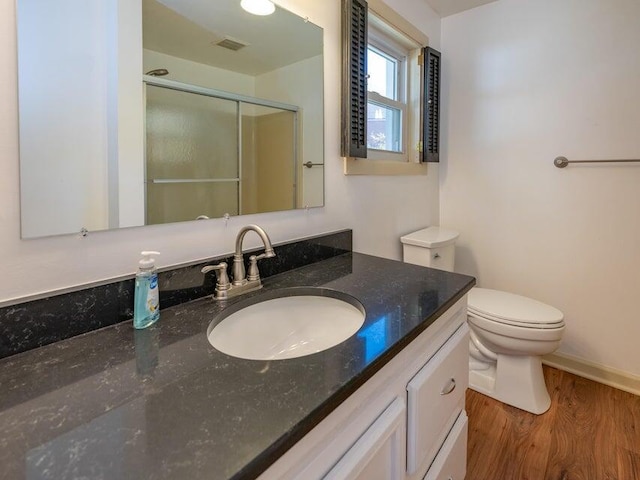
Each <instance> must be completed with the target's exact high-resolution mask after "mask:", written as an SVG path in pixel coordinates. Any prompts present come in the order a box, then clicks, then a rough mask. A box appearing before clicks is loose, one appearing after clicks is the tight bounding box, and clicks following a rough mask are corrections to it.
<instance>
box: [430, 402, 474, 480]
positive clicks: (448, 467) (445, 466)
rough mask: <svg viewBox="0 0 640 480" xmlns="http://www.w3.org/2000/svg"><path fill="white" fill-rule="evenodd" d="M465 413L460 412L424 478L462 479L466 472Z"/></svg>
mask: <svg viewBox="0 0 640 480" xmlns="http://www.w3.org/2000/svg"><path fill="white" fill-rule="evenodd" d="M467 424H468V420H467V415H466V413H464V412H462V413H460V416H459V417H458V420H456V423H455V424H454V425H453V428H452V429H451V433H449V436H448V437H447V440H446V441H445V442H444V445H442V449H441V450H440V451H439V452H438V455H437V456H436V459H435V460H434V461H433V463H432V464H431V467H430V468H429V471H428V472H427V476H426V477H424V480H464V477H465V475H466V474H467V428H468V425H467Z"/></svg>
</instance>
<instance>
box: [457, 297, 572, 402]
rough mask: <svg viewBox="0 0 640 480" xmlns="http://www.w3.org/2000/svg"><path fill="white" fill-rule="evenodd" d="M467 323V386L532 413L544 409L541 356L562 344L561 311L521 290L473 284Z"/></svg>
mask: <svg viewBox="0 0 640 480" xmlns="http://www.w3.org/2000/svg"><path fill="white" fill-rule="evenodd" d="M467 322H468V324H469V329H470V331H471V338H470V344H469V386H470V387H471V388H472V389H473V390H476V391H478V392H480V393H483V394H485V395H488V396H490V397H492V398H495V399H496V400H500V401H501V402H504V403H507V404H509V405H512V406H514V407H517V408H520V409H522V410H526V411H528V412H531V413H535V414H541V413H544V412H546V411H547V410H548V409H549V406H550V405H551V399H550V397H549V393H548V391H547V387H546V385H545V382H544V376H543V373H542V356H543V355H547V354H549V353H552V352H554V351H555V350H557V348H558V347H559V346H560V342H561V340H562V335H563V333H564V329H565V324H564V320H563V315H562V312H561V311H560V310H558V309H556V308H554V307H551V306H549V305H546V304H544V303H541V302H538V301H536V300H532V299H530V298H527V297H523V296H520V295H514V294H512V293H507V292H502V291H498V290H490V289H486V288H473V289H471V291H470V292H469V297H468V305H467Z"/></svg>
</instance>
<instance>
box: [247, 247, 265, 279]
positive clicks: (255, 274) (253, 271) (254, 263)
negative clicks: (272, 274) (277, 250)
mask: <svg viewBox="0 0 640 480" xmlns="http://www.w3.org/2000/svg"><path fill="white" fill-rule="evenodd" d="M265 257H266V255H265V254H264V253H263V254H262V255H257V256H256V255H251V256H250V257H249V269H248V270H247V280H248V281H249V282H253V281H256V280H260V272H259V271H258V260H261V259H263V258H265Z"/></svg>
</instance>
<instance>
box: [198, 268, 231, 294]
mask: <svg viewBox="0 0 640 480" xmlns="http://www.w3.org/2000/svg"><path fill="white" fill-rule="evenodd" d="M212 270H214V271H215V272H216V277H217V282H216V294H218V293H220V292H225V291H227V290H229V288H231V283H230V282H229V276H228V275H227V264H226V262H220V263H219V264H217V265H207V266H206V267H203V268H202V270H200V271H201V272H202V273H208V272H210V271H212Z"/></svg>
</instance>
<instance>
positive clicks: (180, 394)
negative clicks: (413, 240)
mask: <svg viewBox="0 0 640 480" xmlns="http://www.w3.org/2000/svg"><path fill="white" fill-rule="evenodd" d="M264 284H265V286H264V289H263V290H262V291H259V292H254V293H248V294H246V295H243V296H241V297H239V299H232V300H229V301H227V305H229V304H233V303H234V302H236V301H238V300H242V299H243V298H246V297H248V296H254V295H261V294H262V293H263V292H265V291H268V290H273V289H277V288H286V287H294V286H322V287H324V288H330V289H336V290H339V291H342V292H346V293H348V294H350V295H352V296H354V297H355V298H357V299H358V300H359V301H360V302H361V303H362V304H363V305H364V307H365V309H366V320H365V324H364V326H363V327H362V328H361V329H360V331H359V332H358V333H357V334H356V335H354V336H353V337H351V338H349V339H348V340H347V341H345V342H343V343H341V344H339V345H337V346H335V347H333V348H330V349H329V350H326V351H324V352H320V353H316V354H313V355H310V356H306V357H301V358H295V359H290V360H277V361H254V360H241V359H237V358H233V357H229V356H227V355H224V354H222V353H220V352H218V351H216V350H215V349H214V348H213V347H212V346H211V345H210V344H209V343H208V341H207V338H206V332H207V327H208V326H209V323H210V322H211V320H212V318H213V317H214V316H215V315H216V314H217V313H218V312H220V311H221V309H222V308H223V306H222V305H221V304H220V303H216V302H215V301H213V300H211V299H210V298H208V297H207V298H202V299H199V300H193V301H191V302H188V303H184V304H182V305H177V306H174V307H171V308H168V309H165V310H162V312H161V318H160V322H159V324H158V325H156V326H154V327H152V328H149V329H147V330H142V331H134V329H133V328H132V325H131V323H130V322H125V323H120V324H117V325H113V326H110V327H106V328H103V329H101V330H97V331H94V332H90V333H86V334H84V335H80V336H77V337H74V338H70V339H67V340H64V341H60V342H57V343H53V344H51V345H47V346H44V347H41V348H38V349H35V350H31V351H28V352H24V353H21V354H18V355H13V356H11V357H8V358H6V359H4V360H1V361H0V478H2V479H22V478H29V479H71V478H74V479H76V478H89V479H134V478H135V479H142V478H144V479H156V478H158V479H159V478H172V479H200V478H207V479H229V478H234V479H240V478H242V479H245V478H247V479H252V478H255V477H257V476H258V475H259V474H260V473H262V472H263V471H264V470H266V469H267V468H268V467H269V465H270V464H272V463H273V462H274V461H275V460H276V459H277V458H278V457H279V456H281V455H282V454H283V453H284V452H286V451H287V450H288V449H289V448H290V447H291V446H292V445H293V444H295V443H296V442H297V441H298V440H300V439H301V438H302V437H303V436H304V435H305V434H306V433H307V432H308V431H309V430H311V429H312V428H313V427H314V426H315V425H317V424H318V423H319V422H320V421H321V420H322V419H323V418H325V417H326V416H327V415H328V414H329V413H330V412H331V411H332V410H333V409H335V408H336V407H337V406H338V405H339V404H340V403H341V402H342V401H343V400H344V399H345V398H347V397H348V396H349V395H350V394H352V393H353V392H354V391H355V390H356V389H357V388H358V387H359V386H361V385H362V384H363V383H364V382H365V381H366V380H368V379H369V378H370V377H371V376H372V375H373V374H374V373H375V372H376V371H378V370H379V369H380V368H381V367H382V366H383V365H384V364H385V363H387V362H388V361H389V360H390V359H391V358H392V357H393V356H394V355H395V354H397V353H398V352H399V351H400V350H401V349H402V348H404V347H405V346H406V345H407V344H408V343H409V342H411V341H412V340H413V339H415V338H416V337H417V336H418V335H419V334H420V333H421V332H422V331H424V330H425V329H426V328H427V327H428V326H429V325H430V324H431V323H433V322H434V321H435V319H436V318H438V317H439V316H440V315H441V314H442V313H444V312H445V311H446V310H447V308H449V307H450V306H452V305H453V304H454V303H455V302H456V301H457V300H458V299H460V298H461V297H462V296H463V295H464V294H465V293H466V292H467V291H468V290H469V289H470V288H471V287H472V286H473V284H474V279H473V278H471V277H467V276H464V275H457V274H452V273H447V272H442V271H439V270H432V269H427V268H423V267H418V266H414V265H408V264H404V263H401V262H396V261H392V260H385V259H381V258H377V257H371V256H367V255H362V254H357V253H346V254H343V255H340V256H336V257H334V258H331V259H328V260H324V261H321V262H318V263H314V264H311V265H308V266H305V267H302V268H297V269H295V270H292V271H290V272H287V273H283V274H279V275H274V276H272V277H269V278H267V279H266V280H265V282H264Z"/></svg>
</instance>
